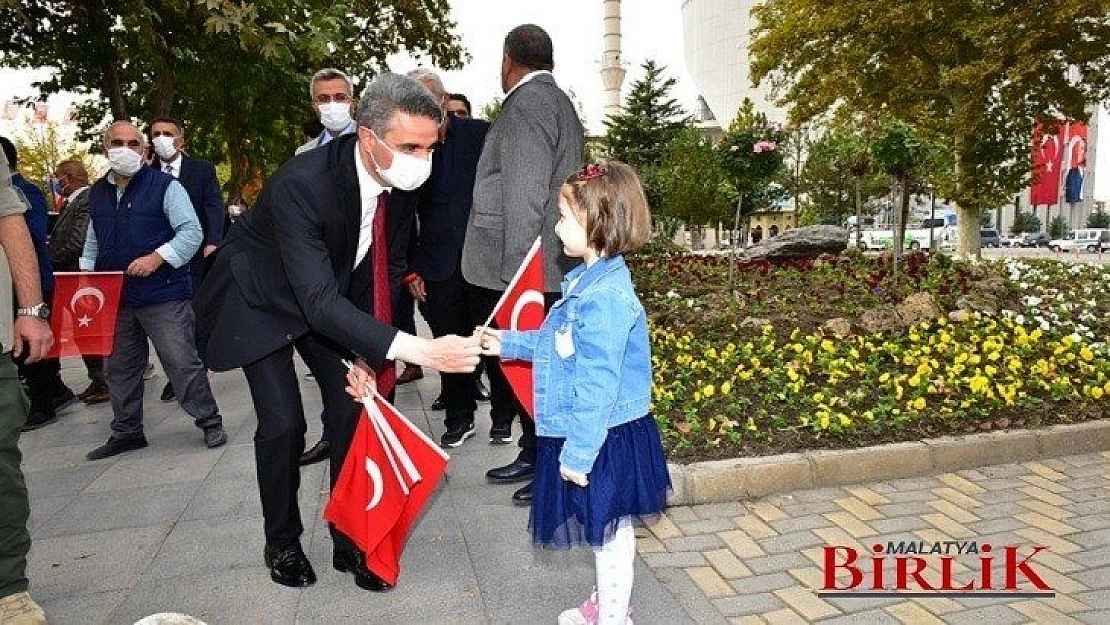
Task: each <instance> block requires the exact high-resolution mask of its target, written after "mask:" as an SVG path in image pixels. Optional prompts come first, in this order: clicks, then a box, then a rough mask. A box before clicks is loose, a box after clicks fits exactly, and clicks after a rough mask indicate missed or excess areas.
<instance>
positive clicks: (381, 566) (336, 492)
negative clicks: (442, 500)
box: [324, 396, 448, 585]
mask: <svg viewBox="0 0 1110 625" xmlns="http://www.w3.org/2000/svg"><path fill="white" fill-rule="evenodd" d="M447 460H448V456H447V454H445V453H444V452H443V450H442V449H440V448H439V445H436V444H435V443H434V442H433V441H432V440H431V439H429V438H428V437H427V435H425V434H424V433H423V432H421V431H420V430H419V429H417V428H416V426H414V425H413V424H412V423H411V422H410V421H409V420H408V419H406V418H405V417H404V416H403V415H402V414H401V413H400V412H398V411H397V409H396V408H394V407H393V406H392V405H391V404H390V403H389V402H387V401H385V400H384V399H382V398H381V396H377V397H375V398H373V399H369V398H367V399H365V400H363V411H362V415H361V416H360V418H359V420H358V425H357V426H356V428H355V435H354V438H353V439H352V440H351V446H350V448H349V449H348V450H347V458H346V460H344V462H343V468H342V469H341V470H340V472H339V478H338V479H337V480H336V482H335V487H334V488H332V491H331V497H330V498H329V499H328V503H327V506H325V507H324V519H326V520H327V521H329V522H331V523H332V524H333V525H335V527H336V529H338V530H339V531H341V532H343V533H344V534H345V535H346V536H347V537H348V538H350V539H351V540H352V541H354V543H355V544H356V545H358V547H359V549H361V550H362V552H363V553H365V554H366V568H368V569H370V570H371V571H373V572H374V574H375V575H377V576H378V577H380V578H382V579H383V580H385V581H386V582H388V583H389V584H391V585H394V584H396V583H397V578H398V577H399V576H400V574H401V553H402V552H403V551H404V549H405V543H407V542H408V537H409V532H410V531H411V530H412V526H413V525H414V524H415V523H416V520H417V518H418V517H419V516H420V511H421V510H422V509H423V508H424V505H425V504H426V503H427V502H428V498H429V497H431V495H432V493H433V492H435V489H436V485H437V484H439V481H440V479H442V478H443V475H444V473H446V471H447Z"/></svg>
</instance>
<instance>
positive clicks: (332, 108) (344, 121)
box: [316, 102, 351, 134]
mask: <svg viewBox="0 0 1110 625" xmlns="http://www.w3.org/2000/svg"><path fill="white" fill-rule="evenodd" d="M316 106H317V107H319V109H320V123H321V124H323V125H324V128H327V129H328V131H329V132H331V133H333V134H334V133H337V132H339V131H341V130H343V129H344V128H346V127H347V126H349V125H350V124H351V103H350V102H328V103H326V104H317V105H316Z"/></svg>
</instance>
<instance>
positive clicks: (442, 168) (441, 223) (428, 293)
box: [405, 69, 512, 447]
mask: <svg viewBox="0 0 1110 625" xmlns="http://www.w3.org/2000/svg"><path fill="white" fill-rule="evenodd" d="M408 75H409V77H411V78H415V79H417V80H419V81H420V82H421V83H423V84H424V86H425V87H426V88H427V89H428V91H430V92H431V93H432V97H434V98H435V99H436V101H437V102H441V103H443V105H446V100H447V92H446V90H445V89H444V88H443V82H442V81H441V80H440V79H439V76H437V75H436V74H435V73H434V72H431V71H429V70H426V69H418V70H414V71H412V72H409V74H408ZM488 130H489V122H486V121H483V120H476V119H466V118H462V117H456V116H454V115H446V114H445V116H444V121H443V123H442V124H441V125H440V129H439V135H440V141H441V142H442V143H443V147H441V148H440V149H438V150H436V152H435V154H434V155H433V156H432V176H431V178H429V179H428V181H427V182H426V183H424V186H422V187H421V188H420V190H421V198H420V205H419V207H418V209H417V215H418V217H419V226H420V227H419V232H418V234H417V237H416V242H415V245H414V246H413V249H412V251H411V253H410V254H409V271H410V273H409V274H408V275H406V276H405V284H406V285H407V287H408V289H409V292H410V293H411V294H412V297H413V298H414V299H415V300H416V301H418V302H420V312H421V313H422V314H423V315H424V318H425V319H427V320H428V325H429V326H431V328H432V333H433V334H434V335H435V336H443V335H445V334H465V333H466V332H468V331H469V330H470V329H472V328H474V326H476V325H480V324H481V323H482V321H483V319H479V318H478V316H477V315H476V314H475V313H474V312H473V311H471V310H470V306H469V303H468V302H467V298H466V282H465V281H464V280H463V277H462V273H460V271H459V263H460V262H461V260H462V249H463V239H464V238H465V237H466V221H467V218H468V217H469V216H470V205H471V202H472V201H473V198H474V175H475V172H476V170H477V168H478V158H479V157H480V156H481V155H482V144H483V143H485V140H486V131H488ZM477 377H478V376H477V374H476V373H444V374H442V375H441V376H440V386H441V388H442V392H441V394H440V398H441V400H442V402H443V406H444V409H445V410H446V411H447V418H446V419H445V423H444V425H446V427H447V431H446V432H445V433H444V434H443V437H442V438H441V439H440V444H441V445H443V446H444V447H458V446H459V445H462V444H463V442H464V441H465V440H466V439H467V438H470V437H471V436H473V435H474V411H475V410H476V409H477V402H476V401H475V392H474V391H475V384H476V383H477ZM490 442H491V443H495V444H505V443H509V442H512V435H511V433H510V432H506V431H505V430H504V429H502V430H500V431H493V432H490Z"/></svg>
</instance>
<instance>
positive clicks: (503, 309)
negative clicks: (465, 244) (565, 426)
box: [493, 237, 546, 419]
mask: <svg viewBox="0 0 1110 625" xmlns="http://www.w3.org/2000/svg"><path fill="white" fill-rule="evenodd" d="M545 315H546V311H545V310H544V305H543V254H542V253H540V237H536V242H535V243H533V244H532V248H531V249H530V250H528V255H527V256H525V257H524V262H523V263H521V265H520V269H518V270H517V272H516V275H515V276H513V279H512V282H510V283H509V287H508V288H507V289H505V293H504V294H503V295H502V296H501V301H499V302H498V303H497V306H495V307H494V309H493V318H494V319H496V320H497V327H498V328H501V329H503V330H536V329H538V328H539V327H540V326H541V325H543V318H544V316H545ZM501 370H502V371H503V372H505V378H507V379H508V380H509V384H510V385H511V386H512V387H513V392H514V393H516V396H517V399H519V400H520V403H521V405H522V406H524V409H525V410H527V411H528V414H529V415H531V416H532V418H533V419H534V418H535V417H536V409H535V406H534V405H533V404H534V401H533V396H532V363H531V362H525V361H521V360H507V361H502V363H501Z"/></svg>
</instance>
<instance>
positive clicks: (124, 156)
mask: <svg viewBox="0 0 1110 625" xmlns="http://www.w3.org/2000/svg"><path fill="white" fill-rule="evenodd" d="M108 162H109V163H111V165H112V171H114V172H116V174H118V175H120V176H123V177H125V178H130V177H131V176H134V175H135V173H136V172H138V171H139V168H141V167H142V166H143V157H142V156H141V155H140V154H139V153H138V152H136V151H135V150H132V149H131V148H123V147H121V148H108Z"/></svg>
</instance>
